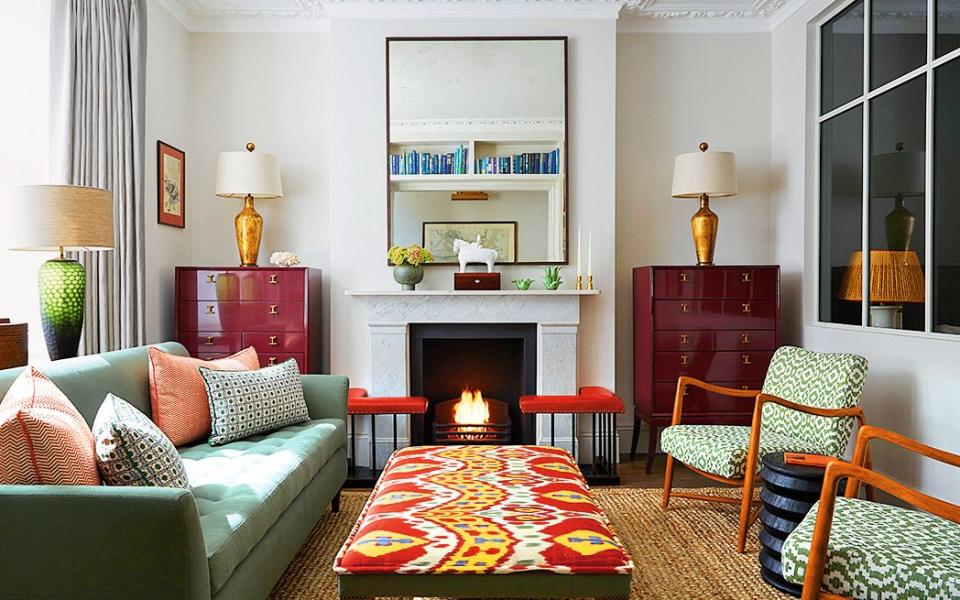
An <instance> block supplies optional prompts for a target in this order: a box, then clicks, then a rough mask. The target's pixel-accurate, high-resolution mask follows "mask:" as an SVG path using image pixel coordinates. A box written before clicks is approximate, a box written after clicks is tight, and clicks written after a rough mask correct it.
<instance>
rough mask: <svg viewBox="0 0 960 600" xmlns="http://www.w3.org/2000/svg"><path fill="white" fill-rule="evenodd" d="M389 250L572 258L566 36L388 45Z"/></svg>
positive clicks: (520, 260) (513, 259)
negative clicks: (460, 247)
mask: <svg viewBox="0 0 960 600" xmlns="http://www.w3.org/2000/svg"><path fill="white" fill-rule="evenodd" d="M387 124H388V129H387V149H388V150H387V155H388V156H387V173H388V184H387V188H388V189H387V215H388V216H387V222H388V227H387V229H388V231H387V246H388V247H389V246H393V245H397V244H399V245H403V246H407V245H409V244H413V243H417V244H421V245H423V246H424V247H425V248H427V249H429V250H430V251H431V252H432V253H433V255H434V263H433V264H452V263H456V262H457V257H456V253H455V252H454V250H453V242H454V240H456V239H458V238H459V239H463V240H466V241H475V240H476V239H477V236H479V237H480V240H481V243H482V244H483V245H484V247H487V248H492V249H494V250H497V254H498V258H497V262H498V263H500V264H548V263H554V264H566V263H567V39H566V38H565V37H549V38H543V37H537V38H430V39H425V38H389V39H387Z"/></svg>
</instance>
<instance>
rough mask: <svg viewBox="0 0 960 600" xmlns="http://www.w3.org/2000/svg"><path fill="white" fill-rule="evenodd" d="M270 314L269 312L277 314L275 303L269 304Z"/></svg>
mask: <svg viewBox="0 0 960 600" xmlns="http://www.w3.org/2000/svg"><path fill="white" fill-rule="evenodd" d="M270 314H271V315H275V314H277V305H276V304H271V305H270Z"/></svg>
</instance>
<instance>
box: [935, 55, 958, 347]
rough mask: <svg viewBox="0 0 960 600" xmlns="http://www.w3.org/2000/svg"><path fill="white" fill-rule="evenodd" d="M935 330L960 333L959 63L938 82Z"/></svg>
mask: <svg viewBox="0 0 960 600" xmlns="http://www.w3.org/2000/svg"><path fill="white" fill-rule="evenodd" d="M934 85H935V88H934V89H935V92H934V97H933V98H934V103H935V104H934V128H933V132H934V134H933V139H934V142H933V152H934V154H933V156H934V161H933V259H934V261H935V264H934V271H933V311H934V312H933V330H934V331H939V332H941V333H960V235H958V234H957V231H958V230H960V169H958V168H957V167H958V165H960V144H958V143H957V140H960V111H958V110H957V106H960V61H958V60H952V61H950V62H948V63H947V64H945V65H943V66H942V67H939V68H938V69H937V71H936V75H935V77H934Z"/></svg>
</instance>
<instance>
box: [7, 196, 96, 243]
mask: <svg viewBox="0 0 960 600" xmlns="http://www.w3.org/2000/svg"><path fill="white" fill-rule="evenodd" d="M11 196H12V197H11V202H9V203H8V205H9V207H10V209H11V210H10V213H9V224H10V227H8V235H9V236H10V237H9V241H8V242H7V244H6V246H7V247H8V248H9V249H10V250H46V251H53V252H57V251H59V250H60V249H61V248H62V249H63V250H110V249H112V248H113V194H111V193H110V192H108V191H107V190H102V189H99V188H92V187H82V186H73V185H27V186H17V187H14V188H12V190H11Z"/></svg>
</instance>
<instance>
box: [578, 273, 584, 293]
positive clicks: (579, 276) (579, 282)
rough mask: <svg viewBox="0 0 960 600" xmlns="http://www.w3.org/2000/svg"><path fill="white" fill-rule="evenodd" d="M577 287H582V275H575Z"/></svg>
mask: <svg viewBox="0 0 960 600" xmlns="http://www.w3.org/2000/svg"><path fill="white" fill-rule="evenodd" d="M577 289H578V290H582V289H583V275H577Z"/></svg>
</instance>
